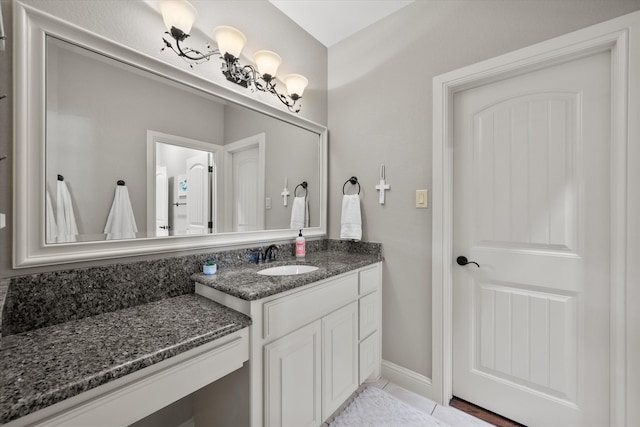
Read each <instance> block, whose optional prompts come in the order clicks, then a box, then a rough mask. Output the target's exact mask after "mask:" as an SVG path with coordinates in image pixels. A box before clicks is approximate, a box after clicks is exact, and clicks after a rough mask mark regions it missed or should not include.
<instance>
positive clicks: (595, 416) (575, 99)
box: [452, 51, 611, 426]
mask: <svg viewBox="0 0 640 427" xmlns="http://www.w3.org/2000/svg"><path fill="white" fill-rule="evenodd" d="M609 71H610V54H609V52H608V51H605V52H600V53H597V54H593V55H590V56H587V57H581V58H577V59H574V60H571V61H567V62H565V63H562V64H558V65H554V66H551V67H547V68H543V69H541V70H535V71H531V72H528V73H526V74H522V75H518V76H514V77H511V78H508V79H504V80H500V81H497V82H494V83H489V84H486V85H483V86H479V87H475V88H472V89H468V90H464V91H460V92H458V93H456V94H455V95H454V98H453V166H454V183H453V254H454V257H456V256H458V255H466V256H468V257H469V258H470V259H472V260H473V261H477V262H478V263H479V267H476V266H475V265H474V264H469V265H466V266H458V265H456V266H455V267H454V269H453V290H452V291H453V393H454V395H455V396H457V397H460V398H462V399H464V400H467V401H471V402H473V403H475V404H477V405H479V406H482V407H484V408H486V409H490V410H492V411H494V412H497V413H500V414H502V415H505V416H507V417H508V418H511V419H514V420H515V421H518V422H520V423H522V424H525V425H530V426H535V425H552V424H561V425H565V426H571V425H574V426H587V425H594V426H601V425H607V424H608V415H609V412H608V409H609V408H608V407H609V402H608V396H609V388H608V384H609V368H608V366H609V308H610V307H609V292H608V290H609V288H610V283H609V275H608V272H609V263H610V260H609V252H610V251H609V240H610V239H609V231H610V227H609V224H610V220H609V138H610V135H611V132H610V123H609V120H610V105H609V99H610V90H609V89H610V73H609Z"/></svg>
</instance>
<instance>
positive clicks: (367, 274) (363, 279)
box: [360, 264, 380, 295]
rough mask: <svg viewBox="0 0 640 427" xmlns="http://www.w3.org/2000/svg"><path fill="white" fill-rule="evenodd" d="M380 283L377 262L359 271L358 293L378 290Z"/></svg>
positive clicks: (364, 293)
mask: <svg viewBox="0 0 640 427" xmlns="http://www.w3.org/2000/svg"><path fill="white" fill-rule="evenodd" d="M379 283H380V269H379V268H378V264H376V265H375V266H373V267H371V268H367V269H366V270H362V271H360V295H366V294H368V293H370V292H374V291H376V290H378V285H379Z"/></svg>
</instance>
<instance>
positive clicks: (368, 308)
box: [360, 292, 380, 339]
mask: <svg viewBox="0 0 640 427" xmlns="http://www.w3.org/2000/svg"><path fill="white" fill-rule="evenodd" d="M378 295H379V294H378V293H377V292H374V293H372V294H369V295H366V296H364V297H362V298H360V339H363V338H366V337H367V335H369V334H371V333H372V332H373V331H375V330H377V329H378V323H379V316H380V314H379V313H378V310H379V307H380V305H379V298H378Z"/></svg>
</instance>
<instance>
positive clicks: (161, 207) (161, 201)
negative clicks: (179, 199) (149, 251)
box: [156, 166, 169, 236]
mask: <svg viewBox="0 0 640 427" xmlns="http://www.w3.org/2000/svg"><path fill="white" fill-rule="evenodd" d="M168 235H169V185H168V181H167V167H166V166H156V236H168Z"/></svg>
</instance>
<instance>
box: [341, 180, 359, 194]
mask: <svg viewBox="0 0 640 427" xmlns="http://www.w3.org/2000/svg"><path fill="white" fill-rule="evenodd" d="M347 182H350V183H351V185H356V184H357V185H358V194H360V183H359V182H358V178H356V177H355V176H352V177H351V178H349V179H348V180H346V181H345V182H344V185H343V186H342V194H347V193H345V192H344V187H346V186H347Z"/></svg>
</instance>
